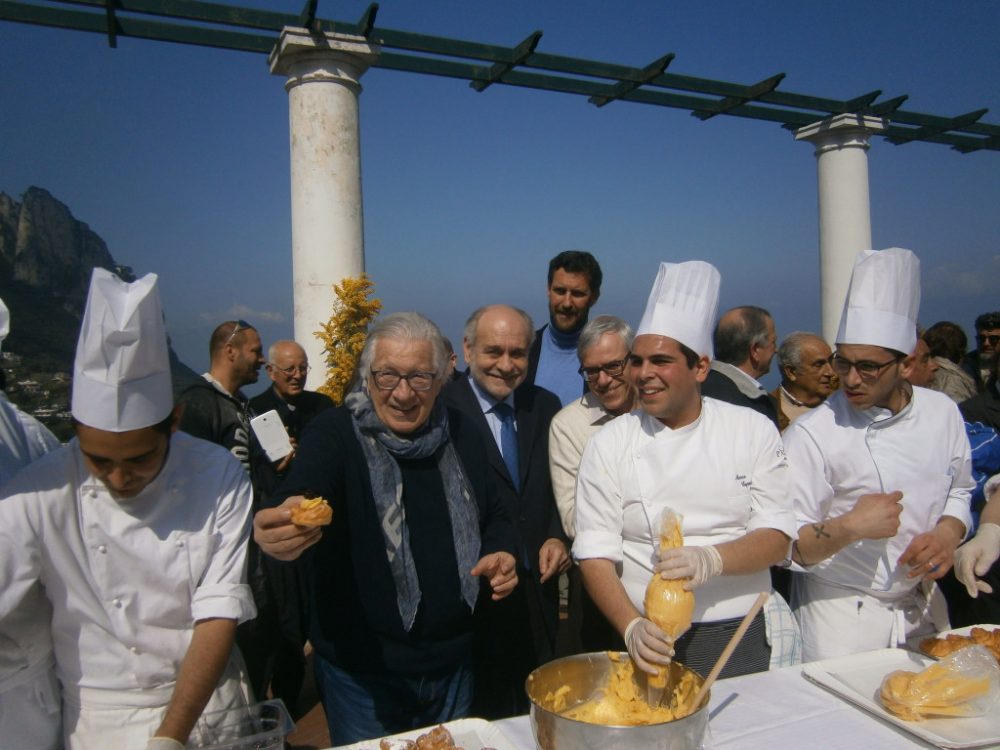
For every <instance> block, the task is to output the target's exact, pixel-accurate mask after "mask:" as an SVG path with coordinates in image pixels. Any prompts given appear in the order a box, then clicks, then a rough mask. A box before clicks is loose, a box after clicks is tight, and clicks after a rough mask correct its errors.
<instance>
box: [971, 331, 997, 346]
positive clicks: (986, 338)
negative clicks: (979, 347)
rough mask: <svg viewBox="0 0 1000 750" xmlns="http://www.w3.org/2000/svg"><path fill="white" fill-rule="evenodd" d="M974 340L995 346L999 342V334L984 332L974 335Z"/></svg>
mask: <svg viewBox="0 0 1000 750" xmlns="http://www.w3.org/2000/svg"><path fill="white" fill-rule="evenodd" d="M976 341H978V342H979V343H980V344H989V345H990V346H997V345H998V344H1000V334H997V333H984V334H980V335H978V336H976Z"/></svg>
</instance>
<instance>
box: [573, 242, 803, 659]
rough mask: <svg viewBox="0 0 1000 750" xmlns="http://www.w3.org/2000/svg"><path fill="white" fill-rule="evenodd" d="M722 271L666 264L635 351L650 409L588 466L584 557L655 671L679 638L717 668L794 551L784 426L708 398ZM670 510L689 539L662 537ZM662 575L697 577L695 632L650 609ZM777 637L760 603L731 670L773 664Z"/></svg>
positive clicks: (604, 442) (617, 428)
mask: <svg viewBox="0 0 1000 750" xmlns="http://www.w3.org/2000/svg"><path fill="white" fill-rule="evenodd" d="M720 281H721V278H720V276H719V272H718V271H717V270H716V269H715V268H714V267H713V266H711V265H710V264H708V263H704V262H701V261H689V262H687V263H676V264H674V263H661V264H660V271H659V275H658V276H657V279H656V282H655V283H654V285H653V289H652V291H651V293H650V295H649V301H648V302H647V305H646V312H645V314H644V315H643V317H642V320H641V322H640V323H639V328H638V330H637V332H636V336H635V341H634V342H633V345H632V351H631V354H630V355H629V370H630V373H631V377H632V381H633V383H634V384H635V388H636V394H637V395H636V398H637V405H638V407H639V408H637V409H635V410H633V411H631V412H629V413H628V414H624V415H622V416H620V417H618V418H617V419H615V420H613V421H612V422H610V423H609V424H608V425H606V426H605V427H604V428H603V429H601V430H600V431H599V432H598V433H597V434H596V435H594V436H593V437H592V438H591V439H590V441H589V442H588V443H587V447H586V448H585V449H584V452H583V458H582V460H581V462H580V471H579V474H578V475H577V491H576V541H575V542H574V543H573V556H574V557H575V558H576V559H577V560H579V562H580V570H581V572H582V574H583V580H584V583H585V584H586V587H587V591H588V592H589V593H590V595H591V597H592V598H593V600H594V602H595V603H596V604H597V606H598V607H599V608H600V609H601V611H602V612H603V613H604V615H605V617H607V619H608V620H609V622H610V623H611V624H612V626H614V628H615V630H616V631H617V632H618V633H619V634H620V635H622V636H623V637H624V639H625V643H626V646H627V647H628V652H629V655H630V656H631V657H632V659H633V661H634V662H635V664H636V667H637V668H638V669H641V670H643V671H645V672H655V667H656V666H658V665H664V664H667V663H669V661H670V658H671V657H672V656H673V655H674V652H675V650H676V656H677V659H678V660H679V661H681V662H683V663H684V664H685V665H687V666H689V667H692V668H693V669H696V670H698V671H699V672H701V673H703V674H704V673H707V671H708V670H710V669H711V668H712V667H713V666H714V665H715V663H716V661H717V660H718V657H719V656H720V654H721V653H722V650H723V648H724V647H725V645H726V643H727V642H728V641H729V637H730V635H731V634H732V633H733V632H734V631H735V629H736V628H737V627H738V626H739V623H740V621H741V620H742V619H743V617H744V616H745V615H746V614H747V612H748V611H749V610H750V608H751V606H752V604H753V603H754V600H755V599H756V598H757V597H758V595H759V594H761V593H763V592H767V591H770V589H771V582H770V578H769V576H768V572H767V569H768V566H769V565H773V564H775V563H777V562H778V561H780V560H782V559H784V558H785V557H786V556H787V554H788V551H789V547H790V541H791V539H793V538H794V535H795V518H794V514H793V513H792V508H791V502H790V499H789V497H788V491H787V490H788V484H787V480H788V464H787V462H786V461H785V457H784V456H785V453H784V450H783V449H782V446H781V438H780V437H779V435H778V431H777V430H776V429H775V428H774V426H773V425H772V424H771V423H770V422H769V421H768V420H767V419H765V418H764V417H763V416H761V415H760V414H757V413H755V412H754V411H752V410H750V409H744V408H739V407H736V406H733V405H731V404H728V403H723V402H721V401H717V400H715V399H708V398H702V397H701V393H700V387H699V386H700V384H701V383H703V382H704V380H705V377H706V375H707V374H708V369H709V361H710V359H711V356H712V339H711V330H712V323H713V322H714V319H715V310H716V308H717V305H718V298H719V284H720ZM692 359H693V361H692ZM667 511H674V512H676V513H677V514H679V515H680V516H682V528H681V530H682V532H683V535H684V546H682V547H679V548H673V549H665V548H663V547H661V546H660V544H659V542H660V532H661V526H660V520H661V518H662V516H663V514H664V513H665V512H667ZM654 574H660V575H662V576H663V577H664V578H667V579H674V580H678V579H688V580H686V581H685V582H684V588H685V589H687V590H688V591H690V590H692V589H695V588H696V587H697V592H696V596H695V605H694V613H693V616H692V618H691V627H690V629H689V630H688V631H687V632H686V633H684V634H683V635H682V634H681V633H666V632H664V631H663V630H662V629H661V628H660V627H659V626H657V625H656V624H655V623H654V622H653V621H652V620H651V619H650V615H649V613H647V612H645V607H644V595H645V591H646V586H647V585H648V584H649V581H650V579H651V578H652V576H653V575H654ZM672 636H676V637H677V640H676V641H675V642H674V641H673V640H672ZM776 648H777V647H776ZM771 650H772V649H771V646H770V645H769V644H768V642H767V634H766V626H765V615H764V614H763V613H761V614H759V615H757V616H756V617H755V618H754V619H753V620H752V622H751V625H750V628H749V630H748V631H747V633H746V635H745V636H744V638H743V639H742V640H741V641H740V642H739V644H738V645H737V646H736V649H735V651H734V652H733V654H732V658H731V659H730V660H729V663H728V664H727V665H726V667H725V669H724V670H723V671H722V675H721V676H723V677H730V676H737V675H740V674H749V673H751V672H759V671H763V670H766V669H768V667H769V664H770V661H771V655H772V654H771Z"/></svg>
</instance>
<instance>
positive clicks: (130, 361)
mask: <svg viewBox="0 0 1000 750" xmlns="http://www.w3.org/2000/svg"><path fill="white" fill-rule="evenodd" d="M173 406H174V397H173V391H172V389H171V383H170V360H169V357H168V355H167V331H166V327H165V326H164V323H163V311H162V308H161V306H160V293H159V291H158V290H157V286H156V274H153V273H150V274H147V275H146V276H143V277H142V278H141V279H139V280H138V281H134V282H132V283H131V284H130V283H127V282H125V281H122V280H121V279H120V278H118V277H117V276H115V275H114V274H113V273H111V272H110V271H106V270H104V269H103V268H95V269H94V274H93V276H91V278H90V294H89V295H88V296H87V307H86V309H85V310H84V311H83V323H82V324H81V327H80V340H79V342H78V343H77V345H76V361H75V362H74V363H73V417H74V418H75V419H76V420H77V421H78V422H81V423H83V424H85V425H87V426H88V427H95V428H97V429H99V430H108V431H109V432H126V431H128V430H138V429H141V428H143V427H149V426H150V425H154V424H157V423H158V422H161V421H163V420H164V419H166V417H167V416H168V415H169V414H170V411H171V409H173Z"/></svg>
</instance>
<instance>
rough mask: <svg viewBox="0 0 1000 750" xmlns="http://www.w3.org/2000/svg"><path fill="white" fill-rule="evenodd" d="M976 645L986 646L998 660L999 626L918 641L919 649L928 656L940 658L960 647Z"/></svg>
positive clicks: (999, 656) (999, 655) (999, 650)
mask: <svg viewBox="0 0 1000 750" xmlns="http://www.w3.org/2000/svg"><path fill="white" fill-rule="evenodd" d="M976 645H979V646H985V647H986V648H988V649H989V650H990V652H991V653H992V654H993V656H994V657H996V660H997V661H998V662H1000V628H994V629H993V630H987V629H986V628H973V629H972V630H971V631H970V632H969V634H968V635H955V634H954V633H949V634H948V635H946V636H944V637H943V638H927V639H925V640H923V641H921V642H920V650H921V651H923V652H924V653H925V654H927V655H928V656H933V657H934V658H935V659H941V658H942V657H945V656H948V654H953V653H955V652H956V651H958V650H960V649H963V648H968V647H969V646H976Z"/></svg>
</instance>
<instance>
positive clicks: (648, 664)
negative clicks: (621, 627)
mask: <svg viewBox="0 0 1000 750" xmlns="http://www.w3.org/2000/svg"><path fill="white" fill-rule="evenodd" d="M625 647H626V648H627V649H628V655H629V656H631V657H632V661H634V662H635V665H636V666H637V667H638V668H639V669H641V670H642V671H643V672H648V673H649V674H656V669H657V667H658V666H659V667H665V666H667V665H668V664H670V659H671V658H672V657H673V655H674V646H673V643H671V641H670V636H668V635H667V634H666V633H664V632H663V631H662V630H661V629H660V628H658V627H657V626H656V625H654V624H653V621H652V620H647V619H646V618H645V617H636V618H635V619H634V620H632V622H630V623H629V624H628V627H626V628H625Z"/></svg>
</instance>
